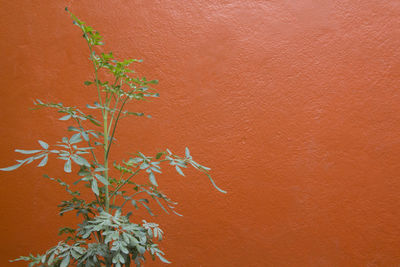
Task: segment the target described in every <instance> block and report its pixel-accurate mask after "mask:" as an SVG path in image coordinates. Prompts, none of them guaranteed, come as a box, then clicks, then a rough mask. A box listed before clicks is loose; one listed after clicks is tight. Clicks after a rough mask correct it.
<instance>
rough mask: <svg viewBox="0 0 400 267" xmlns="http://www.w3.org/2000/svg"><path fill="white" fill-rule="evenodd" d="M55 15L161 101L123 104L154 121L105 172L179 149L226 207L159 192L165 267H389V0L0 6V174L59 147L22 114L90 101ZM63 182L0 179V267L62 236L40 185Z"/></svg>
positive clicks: (45, 123) (39, 122) (396, 218)
mask: <svg viewBox="0 0 400 267" xmlns="http://www.w3.org/2000/svg"><path fill="white" fill-rule="evenodd" d="M65 6H69V7H70V9H71V10H72V12H74V13H75V14H77V15H78V16H79V17H80V18H82V20H83V21H86V22H87V23H88V24H89V25H92V26H94V28H95V29H97V30H99V31H100V32H101V33H102V34H103V36H104V38H105V41H106V46H105V49H106V51H107V50H112V51H114V54H115V55H117V57H119V58H124V57H135V58H142V59H144V63H142V64H141V65H138V66H137V70H138V72H139V73H142V74H145V75H146V76H147V77H148V78H154V79H159V81H160V84H159V85H158V86H157V88H158V89H159V92H160V95H161V98H160V99H159V100H155V101H153V102H151V103H146V104H140V105H135V104H132V105H131V109H132V110H134V109H137V110H135V111H144V112H148V113H150V114H152V115H153V118H152V119H143V118H139V119H134V118H133V119H131V120H129V119H126V120H124V121H123V122H122V124H121V128H120V129H119V132H118V136H117V138H118V140H119V145H118V146H117V147H116V148H115V149H114V150H113V152H112V153H113V155H112V156H114V157H116V158H118V159H121V158H126V157H127V154H125V153H124V152H136V151H137V150H139V151H143V152H145V153H148V154H150V153H153V152H155V151H157V150H160V149H163V148H165V147H168V148H170V149H172V150H173V151H176V152H182V153H183V150H184V147H185V146H186V145H187V146H189V147H190V148H191V151H192V154H193V155H194V157H196V158H197V159H199V162H202V163H204V165H206V166H210V167H212V168H213V176H214V178H215V181H216V183H217V184H218V185H220V186H221V187H222V188H223V189H226V190H227V191H228V194H227V195H223V194H220V193H218V192H217V191H216V190H214V189H213V188H212V186H211V185H210V183H209V182H208V181H207V179H206V178H205V177H203V176H201V175H200V174H198V173H196V172H194V171H192V172H188V175H187V176H188V177H187V178H182V177H178V176H177V175H175V174H173V173H172V172H167V174H166V175H164V176H163V177H162V178H159V183H160V186H161V188H163V189H164V191H165V192H166V193H168V194H169V195H170V196H171V197H172V198H173V199H175V200H177V201H178V202H180V205H179V208H178V209H179V211H180V212H181V213H182V214H184V217H182V218H181V217H177V216H173V215H164V214H162V211H160V210H157V212H158V213H159V214H160V215H159V216H158V217H156V218H154V219H153V220H154V221H156V222H159V223H160V224H161V226H162V228H163V229H164V230H165V232H166V236H165V241H164V242H163V245H162V247H163V249H164V250H165V252H166V253H167V256H168V259H170V260H171V261H173V264H172V266H399V265H400V250H399V248H400V88H399V85H400V60H399V58H400V19H399V17H400V2H399V1H395V0H391V1H390V0H368V1H354V0H346V1H339V0H336V1H322V0H320V1H312V0H306V1H286V0H282V1H254V0H241V1H238V0H237V1H234V0H231V1H139V0H138V1H136V0H135V1H121V0H120V1H117V0H114V1H95V0H85V1H73V2H72V1H69V2H66V1H53V0H47V1H5V0H2V1H1V9H0V14H1V16H0V34H1V39H0V40H1V41H0V51H1V54H2V60H1V62H0V69H1V71H0V80H1V90H2V94H1V98H0V104H1V113H0V128H1V131H0V136H1V138H0V148H1V154H0V162H1V167H4V166H9V165H11V164H12V163H13V162H14V159H16V158H17V157H18V155H17V154H16V153H14V152H13V149H14V148H25V149H30V148H32V149H33V148H35V147H36V146H37V143H35V142H36V140H38V139H43V140H46V141H48V142H50V143H54V142H56V141H57V140H59V139H60V138H61V137H62V136H64V135H65V129H66V127H67V126H68V124H66V123H64V122H61V121H58V120H57V119H56V118H55V117H53V115H54V113H52V112H51V111H45V110H40V111H29V108H31V107H32V101H33V100H34V99H36V98H40V99H42V100H48V101H59V102H63V103H64V104H66V105H71V104H77V105H84V104H86V103H91V102H93V101H94V99H95V92H94V91H90V90H88V89H87V88H85V87H84V86H83V85H82V83H83V81H85V80H87V79H88V78H89V77H90V75H91V65H90V62H89V61H88V60H87V57H88V51H87V47H86V46H85V43H84V40H83V39H82V38H81V34H80V32H79V29H78V28H76V27H74V26H73V25H72V23H71V20H70V18H69V17H68V16H67V14H66V13H65V11H64V7H65ZM60 167H62V163H61V162H59V161H57V160H56V159H52V160H51V161H50V165H49V166H47V167H46V168H45V169H35V168H33V166H32V167H30V166H28V167H25V168H22V169H20V170H18V171H16V172H12V173H0V181H1V186H0V195H1V209H0V216H1V226H2V232H1V239H2V240H1V241H2V242H1V245H0V266H25V265H24V264H9V263H8V262H7V260H8V259H11V258H15V257H17V256H19V255H26V254H27V253H29V252H32V253H37V252H42V251H44V250H46V249H47V248H49V247H50V246H52V245H55V244H56V243H57V242H58V240H59V237H58V236H57V229H58V227H60V226H62V225H65V224H64V223H63V222H67V224H69V225H73V224H74V223H76V222H77V221H76V220H75V219H74V216H65V218H62V217H58V216H57V215H56V214H57V207H56V205H57V204H58V203H59V202H60V201H61V200H62V199H64V198H65V197H66V196H67V195H66V194H65V193H64V192H63V190H62V189H60V188H59V186H58V185H57V184H54V183H52V182H50V181H48V180H45V179H43V178H41V175H42V174H43V173H47V174H49V175H50V176H53V177H63V178H64V179H65V180H68V181H73V177H72V176H65V175H64V174H63V173H62V171H61V169H60ZM146 219H148V220H151V218H148V217H146ZM160 265H161V264H159V263H156V262H151V261H150V262H149V263H148V264H146V266H160Z"/></svg>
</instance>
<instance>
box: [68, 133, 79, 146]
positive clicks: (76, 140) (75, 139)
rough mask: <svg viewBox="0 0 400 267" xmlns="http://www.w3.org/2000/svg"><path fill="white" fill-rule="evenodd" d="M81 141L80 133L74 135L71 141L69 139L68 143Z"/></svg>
mask: <svg viewBox="0 0 400 267" xmlns="http://www.w3.org/2000/svg"><path fill="white" fill-rule="evenodd" d="M81 141H82V139H81V134H80V133H77V134H74V135H73V136H72V137H71V139H69V143H70V144H75V143H79V142H81Z"/></svg>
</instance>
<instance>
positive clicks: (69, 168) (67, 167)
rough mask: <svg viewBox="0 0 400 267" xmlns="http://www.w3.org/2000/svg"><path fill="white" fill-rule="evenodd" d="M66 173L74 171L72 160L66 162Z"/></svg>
mask: <svg viewBox="0 0 400 267" xmlns="http://www.w3.org/2000/svg"><path fill="white" fill-rule="evenodd" d="M64 171H65V172H68V173H69V172H71V171H72V170H71V160H70V159H67V161H66V162H65V164H64Z"/></svg>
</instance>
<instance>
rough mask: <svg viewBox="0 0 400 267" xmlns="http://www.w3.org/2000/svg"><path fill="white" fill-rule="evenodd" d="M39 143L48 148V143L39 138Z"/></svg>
mask: <svg viewBox="0 0 400 267" xmlns="http://www.w3.org/2000/svg"><path fill="white" fill-rule="evenodd" d="M39 144H40V145H41V146H42V147H43V148H44V149H48V148H49V145H48V144H47V143H46V142H43V141H42V140H39Z"/></svg>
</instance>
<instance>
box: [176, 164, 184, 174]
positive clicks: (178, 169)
mask: <svg viewBox="0 0 400 267" xmlns="http://www.w3.org/2000/svg"><path fill="white" fill-rule="evenodd" d="M175 169H176V171H177V172H178V173H179V174H180V175H182V176H185V174H184V173H183V171H182V170H181V168H179V166H178V165H176V166H175Z"/></svg>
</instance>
